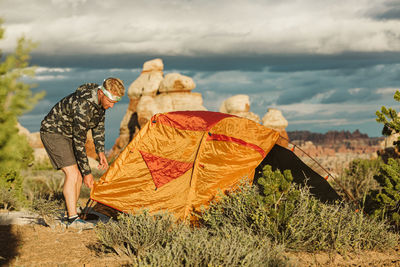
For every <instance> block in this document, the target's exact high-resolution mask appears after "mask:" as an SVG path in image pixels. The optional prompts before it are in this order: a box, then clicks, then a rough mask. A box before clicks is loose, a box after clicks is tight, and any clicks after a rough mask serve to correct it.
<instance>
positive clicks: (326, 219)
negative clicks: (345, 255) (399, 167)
mask: <svg viewBox="0 0 400 267" xmlns="http://www.w3.org/2000/svg"><path fill="white" fill-rule="evenodd" d="M285 230H286V235H285V240H284V242H285V246H286V247H287V248H290V249H293V250H306V251H316V250H336V251H338V252H345V251H347V250H369V249H377V250H386V249H389V248H394V247H395V246H397V242H398V241H399V237H398V235H396V234H393V233H392V232H390V229H389V226H388V225H387V224H386V223H385V221H381V220H375V219H372V218H369V217H368V216H366V215H365V214H363V213H362V212H358V211H356V210H355V209H354V207H353V206H350V205H348V204H344V203H343V204H341V205H328V204H323V203H321V202H319V201H318V200H316V199H315V198H313V197H312V196H310V194H309V192H308V191H307V190H304V189H301V190H300V195H299V200H298V202H297V203H296V205H295V209H293V213H292V214H291V219H290V221H289V223H288V224H287V228H286V229H285Z"/></svg>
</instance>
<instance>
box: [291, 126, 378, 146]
mask: <svg viewBox="0 0 400 267" xmlns="http://www.w3.org/2000/svg"><path fill="white" fill-rule="evenodd" d="M288 135H289V138H290V140H293V141H294V140H297V141H304V142H305V141H311V142H313V144H315V145H333V144H338V143H343V142H344V141H362V143H364V144H367V145H372V146H374V145H379V143H380V142H382V140H383V139H384V138H383V137H369V136H368V135H367V134H363V133H361V132H360V131H359V130H355V131H354V132H350V131H328V132H327V133H324V134H323V133H312V132H309V131H292V132H288Z"/></svg>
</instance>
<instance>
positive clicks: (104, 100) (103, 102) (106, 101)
mask: <svg viewBox="0 0 400 267" xmlns="http://www.w3.org/2000/svg"><path fill="white" fill-rule="evenodd" d="M99 92H100V94H101V97H100V103H101V105H102V107H103V108H104V109H109V108H112V107H113V106H114V104H115V103H117V102H118V101H113V100H111V99H109V98H108V97H107V96H106V95H105V94H104V93H103V92H102V91H101V90H99Z"/></svg>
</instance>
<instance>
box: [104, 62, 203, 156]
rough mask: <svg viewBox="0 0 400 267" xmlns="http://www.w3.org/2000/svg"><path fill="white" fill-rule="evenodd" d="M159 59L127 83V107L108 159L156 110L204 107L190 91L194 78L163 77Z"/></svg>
mask: <svg viewBox="0 0 400 267" xmlns="http://www.w3.org/2000/svg"><path fill="white" fill-rule="evenodd" d="M163 69H164V64H163V62H162V60H161V59H159V58H158V59H153V60H150V61H147V62H145V63H144V65H143V71H142V73H141V74H140V75H139V77H138V78H137V79H136V80H135V81H134V82H133V83H132V84H131V85H130V86H129V89H128V96H129V99H130V102H129V107H128V110H127V111H126V114H125V116H124V118H123V120H122V122H121V125H120V135H119V137H118V138H117V140H116V142H115V144H114V146H113V148H112V149H111V152H110V154H109V158H110V159H112V158H115V157H116V156H117V155H118V154H119V153H120V152H121V150H122V149H123V148H124V147H125V146H126V145H127V144H128V143H129V141H130V140H132V138H133V137H134V136H135V134H136V133H137V132H138V131H139V130H140V129H141V127H143V126H144V125H145V124H146V123H147V122H148V121H149V120H150V119H151V117H152V116H153V115H154V114H156V113H164V112H171V111H179V110H207V109H206V108H205V107H204V106H203V98H202V96H201V94H200V93H192V92H191V91H192V90H193V89H194V88H195V87H196V84H195V83H194V81H193V79H192V78H190V77H188V76H185V75H182V74H179V73H169V74H166V75H165V76H163Z"/></svg>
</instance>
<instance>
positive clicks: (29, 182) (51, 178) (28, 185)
mask: <svg viewBox="0 0 400 267" xmlns="http://www.w3.org/2000/svg"><path fill="white" fill-rule="evenodd" d="M63 185H64V179H63V175H62V173H60V172H54V171H51V172H46V171H40V174H39V176H36V177H29V176H28V177H27V178H26V179H25V183H24V192H25V195H26V196H27V198H28V199H29V200H31V201H32V200H33V199H36V198H42V199H48V200H53V199H57V200H60V199H63Z"/></svg>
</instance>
